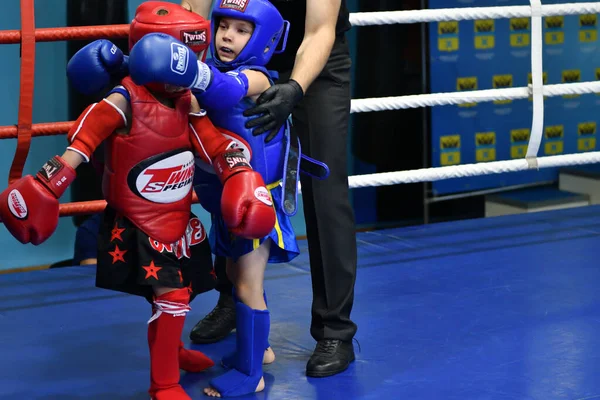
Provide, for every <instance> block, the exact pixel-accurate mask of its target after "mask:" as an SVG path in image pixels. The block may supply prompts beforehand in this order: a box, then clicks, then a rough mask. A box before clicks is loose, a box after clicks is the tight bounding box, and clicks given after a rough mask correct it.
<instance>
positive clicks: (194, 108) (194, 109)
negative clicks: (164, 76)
mask: <svg viewBox="0 0 600 400" xmlns="http://www.w3.org/2000/svg"><path fill="white" fill-rule="evenodd" d="M200 111H202V109H201V108H200V104H199V103H198V100H197V99H196V96H194V95H192V101H191V103H190V113H194V114H195V113H199V112H200Z"/></svg>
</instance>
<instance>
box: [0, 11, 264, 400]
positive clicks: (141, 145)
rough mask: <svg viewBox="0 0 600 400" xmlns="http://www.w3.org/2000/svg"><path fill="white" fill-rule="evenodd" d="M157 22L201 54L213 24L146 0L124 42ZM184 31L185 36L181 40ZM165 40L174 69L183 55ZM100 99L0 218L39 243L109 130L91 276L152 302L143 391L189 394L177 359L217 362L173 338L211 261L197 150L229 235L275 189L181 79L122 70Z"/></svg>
mask: <svg viewBox="0 0 600 400" xmlns="http://www.w3.org/2000/svg"><path fill="white" fill-rule="evenodd" d="M151 32H159V33H164V34H167V35H170V36H172V37H175V38H177V39H180V40H181V39H183V40H182V41H183V42H184V43H185V45H187V46H188V47H189V48H191V49H192V50H193V51H194V52H195V53H202V54H204V53H205V50H206V48H207V47H208V45H209V39H210V36H209V35H210V23H209V22H208V21H206V20H204V19H203V18H202V17H200V16H199V15H197V14H195V13H192V12H190V11H187V10H185V9H183V8H182V7H180V6H178V5H175V4H172V3H167V2H154V1H150V2H145V3H143V4H142V5H140V7H138V9H137V11H136V16H135V18H134V20H133V22H132V23H131V29H130V50H131V47H132V46H133V45H135V43H136V42H137V41H138V40H139V39H141V37H142V36H143V35H145V34H147V33H151ZM188 39H189V40H188ZM183 53H184V52H182V51H181V49H178V48H177V46H174V47H173V64H172V66H173V69H174V70H181V71H184V70H185V69H187V65H188V63H189V62H194V63H195V62H196V60H190V59H188V58H185V57H183V58H182V57H179V56H180V55H181V54H183ZM121 83H122V84H121V86H118V87H116V88H115V89H113V91H111V93H110V94H109V95H108V96H107V97H106V98H105V99H103V100H102V101H100V102H98V103H95V104H92V105H90V106H89V107H88V108H87V109H86V110H84V112H83V113H82V114H81V116H80V117H79V118H78V119H77V121H76V122H75V124H74V125H73V127H72V129H71V130H70V131H69V133H68V140H69V142H70V145H69V147H67V150H66V151H65V153H64V154H63V155H62V156H55V157H54V158H52V159H50V160H49V161H48V162H46V164H44V166H43V167H42V169H41V170H40V171H39V172H38V173H37V175H36V176H35V177H33V176H25V177H23V178H21V179H19V180H18V181H16V182H14V183H13V184H11V185H10V186H9V187H8V188H7V189H6V190H4V191H3V192H2V193H1V194H0V217H1V218H2V221H3V222H4V224H5V226H6V227H7V229H8V230H9V231H10V232H11V234H12V235H13V236H14V237H15V238H17V239H18V240H19V241H20V242H22V243H29V242H31V243H33V244H34V245H37V244H40V243H42V242H44V241H45V240H46V239H47V238H48V237H50V236H51V235H52V233H53V232H54V230H55V229H56V225H57V223H58V217H59V203H58V199H59V198H60V197H61V195H62V194H63V193H64V191H65V190H66V188H67V187H68V185H69V184H70V183H71V182H72V181H73V180H74V179H75V176H76V173H75V168H77V166H78V165H79V164H80V163H82V162H88V161H89V159H90V156H91V154H92V153H93V151H94V150H95V149H96V148H97V147H98V146H99V145H100V144H101V143H102V142H104V141H105V140H106V143H105V144H106V150H105V166H104V176H103V193H104V197H105V199H106V201H107V203H108V205H107V208H106V210H105V212H104V217H103V222H102V224H101V227H100V235H99V241H98V267H97V275H96V286H98V287H102V288H107V289H111V290H118V291H123V292H127V293H131V294H136V295H141V296H144V297H145V298H147V299H148V300H149V301H150V302H151V303H152V317H151V318H150V320H149V321H148V345H149V349H150V363H151V365H150V376H151V386H150V389H149V393H150V396H151V398H152V399H153V400H189V399H190V397H189V396H188V395H187V394H186V393H185V391H184V390H183V388H182V387H181V386H180V384H179V369H180V368H182V369H184V370H187V371H194V372H197V371H201V370H203V369H205V368H207V367H210V366H212V365H213V363H212V361H211V360H210V359H208V358H207V357H206V356H204V355H203V354H202V353H200V352H196V351H191V350H186V349H184V348H183V343H182V342H181V332H182V329H183V325H184V321H185V316H186V314H187V312H189V310H190V306H189V302H190V297H191V295H193V294H195V293H196V292H201V291H202V290H206V289H204V288H203V287H202V285H205V284H206V283H203V282H202V281H201V280H198V279H196V278H195V277H197V275H198V274H197V272H198V268H211V267H210V266H211V255H210V249H209V246H208V243H207V241H206V240H205V238H206V232H205V230H204V228H203V226H202V224H201V223H200V221H199V220H198V218H196V217H195V216H194V215H193V214H192V213H191V202H192V190H191V189H192V181H193V173H194V153H195V154H196V155H197V156H199V157H201V158H202V159H203V160H204V161H205V162H207V163H209V164H211V165H212V166H213V167H214V169H215V172H216V174H217V176H219V179H220V180H221V182H222V183H223V186H224V188H223V194H222V201H221V209H222V213H223V217H224V219H225V221H226V224H227V225H228V227H229V228H230V229H231V231H232V232H233V233H235V234H236V235H239V236H242V237H247V238H260V237H263V236H265V235H267V234H268V233H269V232H270V231H271V230H272V229H273V226H274V224H275V212H274V210H273V204H272V199H271V197H270V195H269V193H268V191H267V189H266V187H265V185H264V182H263V180H262V178H261V176H260V175H259V174H258V173H256V172H255V171H253V170H252V168H251V167H250V165H249V163H248V161H247V160H246V158H245V157H244V155H243V153H242V152H241V151H240V150H239V149H237V148H236V144H235V142H233V141H231V140H229V139H227V138H226V137H225V136H223V135H222V134H221V133H220V132H219V131H217V129H216V128H215V127H214V125H213V124H212V123H211V121H210V120H209V119H208V118H207V117H206V116H205V112H204V111H203V110H201V109H200V106H199V105H198V103H197V101H196V99H195V98H194V97H193V96H192V95H191V93H190V91H189V90H187V89H185V90H184V89H182V88H178V87H173V86H169V85H164V84H160V83H152V82H151V83H149V84H147V85H145V86H138V85H136V84H135V83H133V81H132V80H131V79H130V78H129V77H126V78H125V79H123V81H122V82H121Z"/></svg>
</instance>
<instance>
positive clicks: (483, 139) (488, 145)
mask: <svg viewBox="0 0 600 400" xmlns="http://www.w3.org/2000/svg"><path fill="white" fill-rule="evenodd" d="M494 160H496V132H477V133H475V161H477V162H487V161H494Z"/></svg>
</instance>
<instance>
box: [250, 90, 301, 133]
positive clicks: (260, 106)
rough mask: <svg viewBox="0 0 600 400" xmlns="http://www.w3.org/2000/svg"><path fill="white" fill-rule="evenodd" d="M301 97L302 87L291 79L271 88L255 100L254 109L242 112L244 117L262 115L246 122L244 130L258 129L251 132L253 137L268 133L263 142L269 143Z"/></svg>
mask: <svg viewBox="0 0 600 400" xmlns="http://www.w3.org/2000/svg"><path fill="white" fill-rule="evenodd" d="M303 97H304V92H303V91H302V87H301V86H300V84H299V83H298V82H296V81H295V80H293V79H290V80H289V81H288V82H286V83H278V84H276V85H273V86H271V87H270V88H269V89H267V90H265V91H264V92H263V93H262V94H261V95H260V97H259V98H258V99H257V100H256V104H257V105H256V106H255V107H253V108H250V109H248V110H246V111H244V116H246V117H250V116H253V115H259V114H262V115H261V116H259V117H257V118H253V119H251V120H249V121H248V122H246V128H248V129H250V128H254V127H258V128H256V129H254V130H253V131H252V134H253V135H254V136H258V135H262V134H263V133H265V132H268V133H269V134H268V136H267V138H266V139H265V142H267V143H268V142H270V141H271V140H273V138H274V137H275V136H276V135H277V132H278V131H279V128H281V126H282V125H283V124H284V123H285V121H286V120H287V118H288V117H289V116H290V114H291V113H292V110H293V109H294V107H295V106H296V104H298V103H299V102H300V101H301V100H302V98H303Z"/></svg>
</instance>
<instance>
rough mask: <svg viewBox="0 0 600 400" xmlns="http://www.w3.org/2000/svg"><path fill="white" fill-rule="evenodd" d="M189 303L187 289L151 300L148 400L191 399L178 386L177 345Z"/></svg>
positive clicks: (179, 341) (178, 344) (174, 291)
mask: <svg viewBox="0 0 600 400" xmlns="http://www.w3.org/2000/svg"><path fill="white" fill-rule="evenodd" d="M189 300H190V296H189V293H188V291H187V289H177V290H173V291H171V292H169V293H165V294H163V295H160V296H157V297H155V299H154V307H153V308H154V309H155V310H156V312H155V314H154V315H153V316H152V318H151V319H150V322H149V324H148V347H149V349H150V381H151V384H150V390H149V391H148V392H149V393H150V397H151V398H152V400H191V398H190V397H189V396H188V395H187V394H186V393H185V391H184V390H183V388H182V387H181V386H180V385H179V349H180V347H179V346H180V343H181V332H182V330H183V324H184V322H185V315H186V313H187V312H188V311H189V309H190V308H189Z"/></svg>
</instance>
